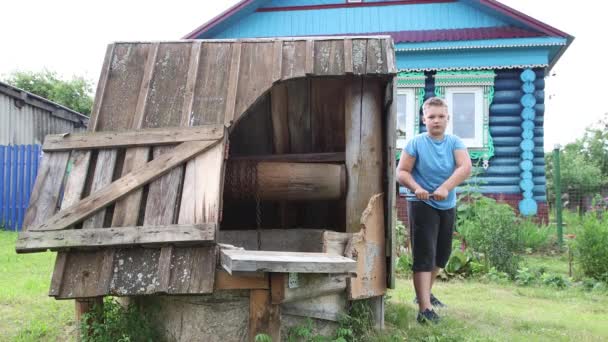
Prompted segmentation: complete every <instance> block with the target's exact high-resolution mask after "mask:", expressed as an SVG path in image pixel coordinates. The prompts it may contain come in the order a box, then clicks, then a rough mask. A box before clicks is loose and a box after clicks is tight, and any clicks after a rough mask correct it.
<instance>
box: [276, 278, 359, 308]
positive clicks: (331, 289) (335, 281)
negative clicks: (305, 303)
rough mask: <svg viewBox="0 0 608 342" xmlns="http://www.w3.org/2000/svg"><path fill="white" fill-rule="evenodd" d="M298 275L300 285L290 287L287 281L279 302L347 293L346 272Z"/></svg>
mask: <svg viewBox="0 0 608 342" xmlns="http://www.w3.org/2000/svg"><path fill="white" fill-rule="evenodd" d="M297 276H298V286H297V287H294V288H289V287H288V286H287V283H285V284H284V285H285V287H284V289H283V296H282V301H281V302H279V303H291V302H297V301H301V300H305V299H308V298H315V297H323V296H327V295H330V294H335V293H346V292H345V291H346V279H347V278H348V276H347V275H345V274H312V273H303V274H298V275H297ZM271 287H272V284H271ZM273 299H274V297H273ZM273 303H274V302H273Z"/></svg>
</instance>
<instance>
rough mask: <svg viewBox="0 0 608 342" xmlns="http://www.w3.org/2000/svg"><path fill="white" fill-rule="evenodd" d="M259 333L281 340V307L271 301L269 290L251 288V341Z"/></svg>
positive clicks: (251, 341) (252, 341) (274, 339)
mask: <svg viewBox="0 0 608 342" xmlns="http://www.w3.org/2000/svg"><path fill="white" fill-rule="evenodd" d="M258 334H266V335H269V336H270V337H271V338H272V340H273V341H280V340H281V308H280V306H279V305H274V304H272V302H271V296H270V291H269V290H251V291H250V295H249V341H250V342H254V341H255V337H256V335H258Z"/></svg>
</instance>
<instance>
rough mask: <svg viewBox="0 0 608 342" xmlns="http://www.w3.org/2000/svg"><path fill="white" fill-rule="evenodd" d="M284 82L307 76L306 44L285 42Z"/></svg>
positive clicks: (302, 42)
mask: <svg viewBox="0 0 608 342" xmlns="http://www.w3.org/2000/svg"><path fill="white" fill-rule="evenodd" d="M281 64H282V67H283V74H282V76H281V78H282V79H283V80H286V79H290V78H296V77H304V76H306V42H304V41H284V42H283V62H282V63H281Z"/></svg>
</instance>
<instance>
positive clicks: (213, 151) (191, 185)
mask: <svg viewBox="0 0 608 342" xmlns="http://www.w3.org/2000/svg"><path fill="white" fill-rule="evenodd" d="M224 154H225V141H221V142H220V143H218V144H215V146H213V147H211V148H210V149H209V150H208V151H207V152H205V153H204V154H201V155H200V156H198V157H196V158H194V159H193V160H191V161H190V162H188V164H187V166H186V174H185V176H184V184H188V185H187V186H184V189H183V191H182V198H181V205H180V211H179V219H178V223H180V224H194V223H204V222H218V221H219V217H220V205H221V195H222V177H223V171H224V168H223V164H224ZM161 158H162V156H161Z"/></svg>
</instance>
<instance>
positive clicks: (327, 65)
mask: <svg viewBox="0 0 608 342" xmlns="http://www.w3.org/2000/svg"><path fill="white" fill-rule="evenodd" d="M314 57H315V58H314V59H315V66H314V73H315V75H332V76H336V75H342V74H344V43H343V42H342V41H339V40H326V41H317V42H316V43H315V52H314Z"/></svg>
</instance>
